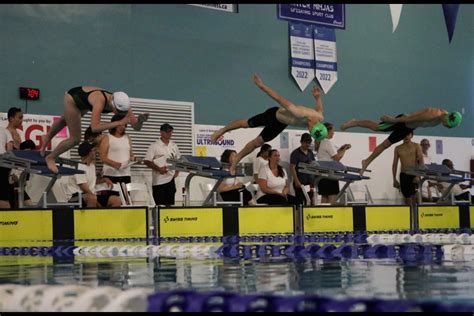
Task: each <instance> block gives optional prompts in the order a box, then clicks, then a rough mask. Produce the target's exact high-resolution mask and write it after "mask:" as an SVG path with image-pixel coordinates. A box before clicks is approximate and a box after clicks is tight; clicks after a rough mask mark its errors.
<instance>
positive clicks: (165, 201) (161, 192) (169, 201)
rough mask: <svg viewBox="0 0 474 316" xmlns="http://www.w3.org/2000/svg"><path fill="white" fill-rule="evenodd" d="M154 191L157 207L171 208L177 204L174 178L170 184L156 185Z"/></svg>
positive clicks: (153, 187)
mask: <svg viewBox="0 0 474 316" xmlns="http://www.w3.org/2000/svg"><path fill="white" fill-rule="evenodd" d="M152 189H153V199H154V200H155V204H156V205H166V206H171V205H174V202H175V199H174V197H175V194H176V183H175V180H174V178H173V180H171V181H170V182H168V183H165V184H160V185H154V186H152Z"/></svg>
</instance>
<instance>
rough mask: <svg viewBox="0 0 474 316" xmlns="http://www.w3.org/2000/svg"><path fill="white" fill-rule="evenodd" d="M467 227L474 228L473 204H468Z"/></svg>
mask: <svg viewBox="0 0 474 316" xmlns="http://www.w3.org/2000/svg"><path fill="white" fill-rule="evenodd" d="M469 227H471V228H474V206H469Z"/></svg>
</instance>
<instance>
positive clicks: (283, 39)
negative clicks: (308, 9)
mask: <svg viewBox="0 0 474 316" xmlns="http://www.w3.org/2000/svg"><path fill="white" fill-rule="evenodd" d="M346 20H347V24H346V29H345V30H337V31H336V38H337V56H338V70H339V72H338V77H339V80H338V82H337V83H336V84H335V85H334V86H333V88H332V89H331V90H330V91H329V93H328V94H327V95H324V97H323V102H324V105H325V116H326V119H327V120H328V121H330V122H332V123H334V124H336V125H337V126H339V125H340V124H341V123H342V122H343V121H345V120H346V119H348V118H352V117H356V118H367V119H375V120H377V119H378V118H379V117H380V116H381V115H382V114H399V113H403V112H405V113H406V112H411V111H415V110H417V109H419V108H422V107H426V106H435V107H438V106H439V107H444V108H446V109H448V110H455V109H456V110H459V111H461V108H464V113H465V114H464V121H463V124H462V125H461V127H460V128H457V129H454V130H447V129H445V128H441V127H435V128H427V129H423V130H422V131H420V132H419V133H420V134H424V135H439V136H441V135H443V136H460V137H474V128H473V125H472V124H471V121H472V119H473V111H474V96H473V84H474V82H473V77H474V36H473V31H474V5H471V4H461V6H460V9H459V13H458V17H457V24H456V30H455V33H454V38H453V41H452V43H451V44H449V43H448V36H447V31H446V27H445V24H444V17H443V10H442V8H441V5H440V4H429V5H425V4H405V5H404V7H403V11H402V15H401V18H400V23H399V26H398V29H397V30H396V31H395V33H393V34H392V23H391V18H390V10H389V6H388V4H371V5H369V4H347V5H346ZM0 39H1V42H2V45H1V48H0V60H1V67H0V69H1V75H0V100H1V101H0V102H1V103H0V110H1V111H6V110H7V109H8V108H9V107H10V106H21V107H22V108H23V109H24V108H25V102H24V101H23V100H19V98H18V87H19V86H28V87H37V88H40V89H41V93H42V96H41V100H40V101H36V102H29V104H28V112H29V113H36V114H54V115H59V114H61V111H62V96H63V93H64V92H65V91H67V90H68V89H69V88H72V87H74V86H78V85H97V86H100V87H103V88H106V89H109V90H123V91H126V92H128V93H129V95H130V96H132V97H140V98H153V99H165V100H179V101H193V102H195V122H196V123H198V124H217V125H221V124H225V123H227V122H228V121H230V120H233V119H236V118H246V117H250V116H252V115H254V114H257V113H259V112H261V111H263V110H265V109H266V108H268V107H270V106H273V105H275V103H274V102H273V101H272V100H270V98H268V97H267V96H266V95H264V94H263V93H262V92H261V91H260V90H259V89H257V88H256V87H255V86H254V85H253V83H252V81H251V75H252V74H253V73H254V72H256V73H258V74H260V76H261V77H262V78H263V80H264V81H265V82H266V83H267V84H268V85H269V86H271V87H273V88H274V89H275V90H276V91H278V92H279V93H281V94H282V95H283V96H285V97H287V98H288V99H290V100H292V101H293V102H295V103H297V104H305V105H308V106H313V98H312V97H311V93H310V88H307V89H306V90H305V91H304V92H301V91H300V90H299V88H298V86H297V84H296V83H295V81H294V80H293V79H292V78H291V75H290V71H289V64H288V59H289V39H288V24H287V22H285V21H281V20H278V19H277V18H276V5H275V4H260V5H257V4H240V5H239V13H238V14H232V13H226V12H221V11H216V10H209V9H203V8H199V7H194V6H189V5H185V4H168V5H161V4H116V5H105V4H104V5H99V4H72V5H67V4H8V5H0ZM353 131H355V132H363V131H364V130H362V129H354V130H353Z"/></svg>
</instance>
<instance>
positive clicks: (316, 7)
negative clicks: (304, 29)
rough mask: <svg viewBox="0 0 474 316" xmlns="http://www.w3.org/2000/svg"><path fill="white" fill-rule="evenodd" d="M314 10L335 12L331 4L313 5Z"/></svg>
mask: <svg viewBox="0 0 474 316" xmlns="http://www.w3.org/2000/svg"><path fill="white" fill-rule="evenodd" d="M313 10H319V11H328V12H334V6H333V5H331V4H313Z"/></svg>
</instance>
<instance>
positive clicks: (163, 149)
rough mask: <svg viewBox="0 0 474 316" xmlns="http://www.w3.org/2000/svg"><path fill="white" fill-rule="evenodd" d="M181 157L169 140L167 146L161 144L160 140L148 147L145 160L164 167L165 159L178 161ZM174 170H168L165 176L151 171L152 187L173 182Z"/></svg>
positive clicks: (175, 146) (177, 149)
mask: <svg viewBox="0 0 474 316" xmlns="http://www.w3.org/2000/svg"><path fill="white" fill-rule="evenodd" d="M179 157H181V153H180V151H179V148H178V146H177V145H176V144H175V143H174V142H173V141H172V140H170V141H169V143H168V144H165V143H163V141H162V140H161V138H159V139H158V140H157V141H156V142H154V143H153V144H151V145H150V147H148V150H147V152H146V155H145V160H148V161H152V162H153V163H154V164H155V165H157V166H158V167H163V166H166V159H178V158H179ZM174 173H175V171H174V170H169V169H168V172H167V173H165V174H160V173H159V172H158V171H155V170H152V174H151V177H152V185H161V184H166V183H168V182H170V181H171V180H173V177H174Z"/></svg>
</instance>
